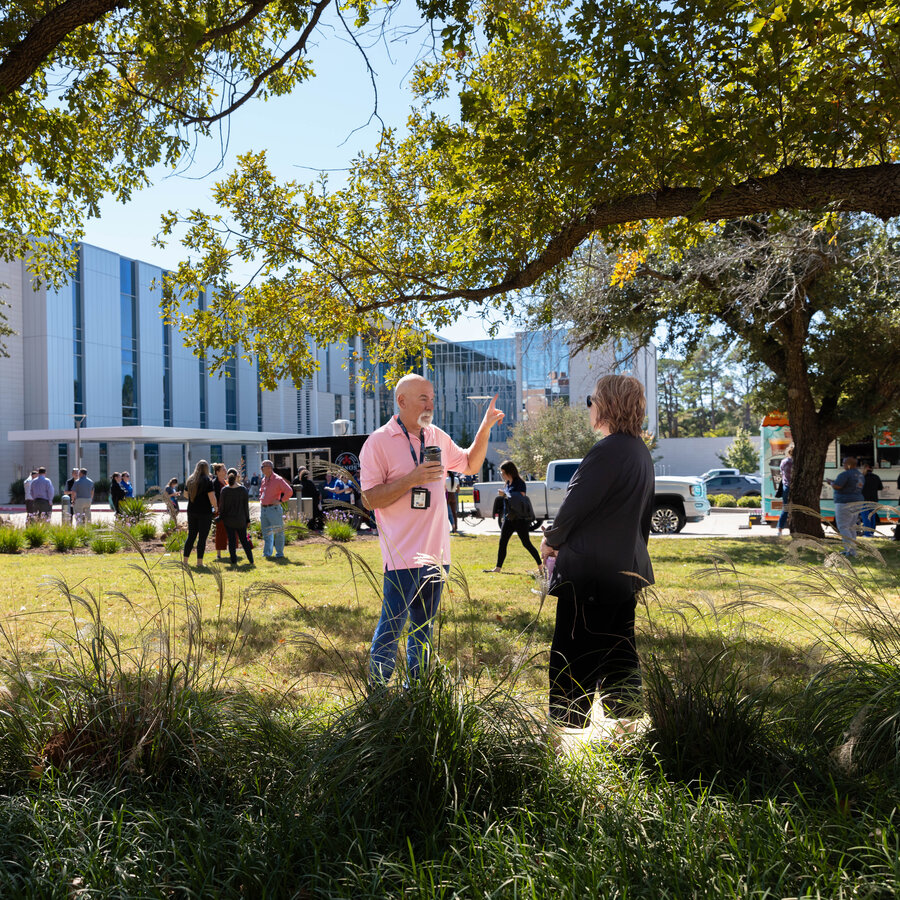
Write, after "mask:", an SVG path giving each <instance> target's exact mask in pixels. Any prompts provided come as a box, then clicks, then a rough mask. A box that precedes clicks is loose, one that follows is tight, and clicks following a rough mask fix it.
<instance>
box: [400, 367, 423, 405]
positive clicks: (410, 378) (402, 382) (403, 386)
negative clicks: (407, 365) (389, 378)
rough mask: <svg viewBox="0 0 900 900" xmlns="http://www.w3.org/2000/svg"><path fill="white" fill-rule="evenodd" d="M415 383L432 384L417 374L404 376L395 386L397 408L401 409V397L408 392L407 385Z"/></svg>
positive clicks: (411, 373)
mask: <svg viewBox="0 0 900 900" xmlns="http://www.w3.org/2000/svg"><path fill="white" fill-rule="evenodd" d="M415 381H424V382H425V383H426V384H431V382H430V381H429V380H428V379H427V378H425V377H423V376H422V375H416V373H415V372H410V373H409V375H404V376H403V377H402V378H401V379H400V380H399V381H398V382H397V383H396V384H395V385H394V405H395V406H396V407H398V408H399V407H400V395H401V394H402V393H403V392H404V391H405V390H406V387H407V385H409V384H412V383H413V382H415Z"/></svg>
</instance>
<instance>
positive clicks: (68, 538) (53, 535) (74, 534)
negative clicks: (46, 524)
mask: <svg viewBox="0 0 900 900" xmlns="http://www.w3.org/2000/svg"><path fill="white" fill-rule="evenodd" d="M50 542H51V543H52V544H53V547H54V549H56V550H57V552H59V553H68V551H69V550H74V549H75V548H76V547H78V546H79V545H80V543H81V542H80V540H79V532H78V531H76V529H74V528H73V527H72V526H71V525H53V526H51V527H50Z"/></svg>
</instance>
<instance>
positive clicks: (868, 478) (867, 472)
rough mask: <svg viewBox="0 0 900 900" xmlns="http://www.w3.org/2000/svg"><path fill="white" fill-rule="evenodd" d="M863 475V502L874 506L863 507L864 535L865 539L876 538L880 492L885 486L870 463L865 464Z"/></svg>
mask: <svg viewBox="0 0 900 900" xmlns="http://www.w3.org/2000/svg"><path fill="white" fill-rule="evenodd" d="M862 473H863V486H862V495H863V500H864V501H865V502H866V503H871V504H872V505H871V506H868V507H863V510H862V513H861V514H860V515H861V518H862V533H863V537H875V529H876V528H877V527H878V508H877V507H878V492H879V491H881V490H883V489H884V485H883V484H882V483H881V479H880V478H879V477H878V475H877V474H876V473H875V472H873V471H872V464H871V463H870V462H866V463H863V467H862Z"/></svg>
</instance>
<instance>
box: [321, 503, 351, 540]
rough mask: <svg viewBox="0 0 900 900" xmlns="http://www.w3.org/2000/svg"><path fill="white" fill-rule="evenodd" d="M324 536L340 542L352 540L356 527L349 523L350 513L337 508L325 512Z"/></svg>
mask: <svg viewBox="0 0 900 900" xmlns="http://www.w3.org/2000/svg"><path fill="white" fill-rule="evenodd" d="M325 536H326V537H327V538H328V539H329V540H332V541H338V542H340V543H346V542H347V541H352V540H353V539H354V538H355V537H356V529H355V528H354V527H353V526H352V525H351V524H350V515H349V514H348V513H346V512H342V511H341V510H337V509H335V510H331V511H330V512H328V513H326V514H325Z"/></svg>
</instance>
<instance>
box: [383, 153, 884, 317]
mask: <svg viewBox="0 0 900 900" xmlns="http://www.w3.org/2000/svg"><path fill="white" fill-rule="evenodd" d="M826 206H836V207H837V208H838V209H839V210H840V211H841V212H868V213H872V214H873V215H876V216H878V217H879V218H881V219H888V218H891V217H892V216H896V215H900V164H897V163H888V164H884V165H875V166H859V167H856V168H846V169H835V168H824V167H823V168H787V169H782V170H780V171H779V172H776V173H775V174H774V175H769V176H766V177H764V178H753V179H749V180H747V181H744V182H741V183H740V184H736V185H727V186H725V187H721V188H718V189H716V190H715V191H713V192H712V193H711V194H710V195H709V196H708V197H707V198H706V199H705V200H704V198H703V193H702V192H701V191H700V189H699V188H666V189H663V190H660V191H654V192H651V193H645V194H635V195H632V196H629V197H621V198H619V199H617V200H611V201H608V202H605V203H600V204H597V205H596V206H595V207H594V208H593V209H592V210H591V211H590V212H589V213H588V214H587V215H586V216H584V217H582V218H581V219H578V220H576V221H574V222H572V223H571V224H569V225H568V226H566V227H564V228H562V229H561V230H560V231H559V232H558V233H557V234H556V235H554V236H553V237H552V238H551V239H550V240H549V241H548V242H547V244H546V246H545V247H544V249H543V250H542V251H541V252H540V253H539V254H538V255H537V256H536V257H535V258H534V259H532V260H531V261H530V262H528V263H526V264H525V265H524V266H522V267H521V268H516V269H513V270H512V271H511V272H510V273H509V274H508V275H507V276H506V277H505V278H503V279H502V280H501V281H499V282H498V283H496V284H493V285H489V286H487V287H481V288H458V289H453V290H450V291H447V292H445V293H442V294H430V295H429V294H426V293H425V292H419V293H417V294H413V295H409V296H402V297H398V298H394V300H392V301H391V302H397V301H398V300H399V301H403V300H427V301H437V302H440V301H445V300H452V299H456V298H459V299H465V300H470V301H481V300H487V299H489V298H491V297H495V296H497V295H499V294H505V293H508V292H509V291H516V290H523V289H525V288H529V287H531V286H532V285H533V284H535V283H536V282H537V281H538V280H539V279H540V278H541V277H542V276H543V275H545V274H547V273H548V272H549V271H550V270H551V269H553V268H554V267H555V266H557V265H558V264H559V263H561V262H563V261H564V260H566V259H568V258H569V257H570V256H571V255H572V254H573V253H574V252H575V250H576V249H577V248H578V247H579V246H580V245H581V244H582V243H583V242H584V241H585V240H586V239H587V238H588V237H589V236H590V235H591V234H592V233H594V232H595V231H599V230H600V229H601V228H605V227H608V226H611V225H624V224H627V223H630V222H639V221H647V220H652V219H673V218H678V217H682V216H688V217H691V218H693V219H695V220H698V221H707V222H715V221H718V220H720V219H735V218H740V217H741V216H752V215H757V214H759V213H765V212H772V211H775V210H780V209H796V210H809V209H821V208H823V207H826ZM378 305H380V304H378Z"/></svg>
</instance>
